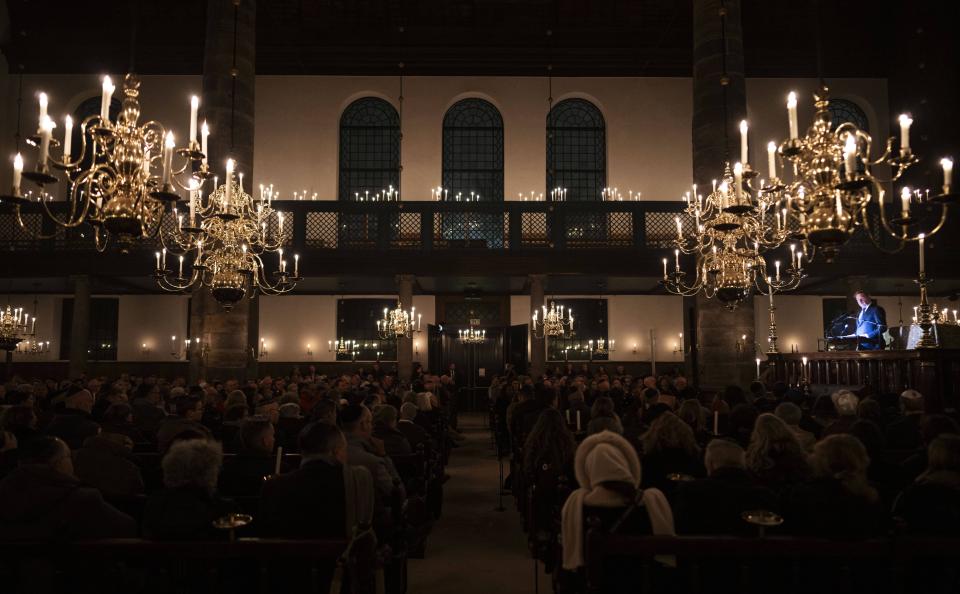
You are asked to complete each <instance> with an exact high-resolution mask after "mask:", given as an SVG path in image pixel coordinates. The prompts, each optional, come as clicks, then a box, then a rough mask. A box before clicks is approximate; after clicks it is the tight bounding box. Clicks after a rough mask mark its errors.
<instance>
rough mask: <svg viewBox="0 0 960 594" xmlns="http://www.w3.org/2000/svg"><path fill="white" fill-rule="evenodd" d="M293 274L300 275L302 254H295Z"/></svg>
mask: <svg viewBox="0 0 960 594" xmlns="http://www.w3.org/2000/svg"><path fill="white" fill-rule="evenodd" d="M293 276H300V254H294V255H293Z"/></svg>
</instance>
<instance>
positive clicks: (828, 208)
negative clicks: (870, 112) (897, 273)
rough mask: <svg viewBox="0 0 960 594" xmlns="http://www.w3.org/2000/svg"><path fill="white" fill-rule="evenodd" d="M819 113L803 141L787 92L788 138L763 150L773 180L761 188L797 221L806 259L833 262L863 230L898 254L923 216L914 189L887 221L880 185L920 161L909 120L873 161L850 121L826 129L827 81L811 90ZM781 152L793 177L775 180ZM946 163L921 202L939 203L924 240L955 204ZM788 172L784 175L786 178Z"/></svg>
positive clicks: (866, 140) (864, 136) (867, 140)
mask: <svg viewBox="0 0 960 594" xmlns="http://www.w3.org/2000/svg"><path fill="white" fill-rule="evenodd" d="M814 105H815V108H816V115H815V116H814V120H813V123H812V125H811V126H810V128H809V129H808V130H807V131H806V133H805V135H804V136H803V137H802V138H801V137H800V136H799V133H798V126H797V97H796V94H795V93H790V95H789V97H788V99H787V112H788V118H789V129H790V138H788V139H787V140H785V141H783V142H782V143H780V145H779V147H778V146H777V145H776V144H775V143H773V142H771V143H770V144H769V145H768V147H767V160H768V168H769V175H770V183H769V185H767V186H766V187H763V188H761V192H764V193H767V194H769V195H770V196H771V197H773V198H776V199H779V200H783V201H784V203H785V205H786V209H787V210H788V211H789V213H790V216H791V217H792V218H794V219H795V220H796V222H797V232H796V233H795V237H796V238H797V239H799V240H802V241H803V242H804V247H805V250H806V252H807V254H808V257H809V258H813V257H814V256H815V255H816V253H817V252H821V253H823V256H824V259H825V260H826V261H828V262H830V261H832V260H833V259H834V258H835V257H836V255H837V253H838V252H839V250H840V248H841V247H842V246H843V245H844V244H845V243H846V242H847V240H848V239H849V238H850V237H851V236H852V235H853V234H854V233H855V232H856V231H857V230H858V229H859V228H861V227H862V228H863V229H864V230H865V232H866V234H867V236H868V237H869V239H870V240H871V242H872V243H873V244H874V245H875V246H876V247H877V248H878V249H881V250H882V251H885V252H891V253H892V252H897V251H900V250H901V249H903V248H904V246H905V245H906V244H907V243H908V242H915V241H917V240H918V239H919V226H920V225H919V224H920V223H921V219H920V217H918V216H914V215H913V214H912V213H911V210H910V207H911V192H910V190H909V189H906V188H905V189H904V192H903V193H902V194H901V209H900V212H899V216H896V217H894V218H892V219H891V218H889V216H888V214H887V207H886V205H885V204H884V201H883V195H884V192H883V190H882V185H883V184H886V183H890V182H893V181H896V180H898V179H900V177H901V176H902V175H903V173H904V171H906V170H907V169H908V168H909V167H911V166H912V165H914V164H915V163H917V162H918V158H917V157H916V156H915V155H914V154H913V152H912V150H911V149H910V125H911V124H912V123H913V120H912V119H911V118H910V117H909V116H907V115H901V116H900V119H899V123H900V147H899V150H897V149H896V148H895V139H894V138H893V137H891V138H889V139H888V140H887V142H886V148H885V149H884V150H883V152H882V154H880V155H879V156H877V157H876V158H871V155H872V154H873V152H874V151H873V150H872V145H873V140H872V138H871V136H870V135H869V134H868V133H867V132H866V131H864V130H860V129H859V128H857V127H856V125H855V124H853V123H851V122H845V123H842V124H840V125H839V126H837V127H836V129H831V116H830V110H829V105H830V99H829V92H828V89H827V87H826V86H822V87H821V88H820V89H819V90H818V91H817V92H815V93H814ZM778 157H779V158H780V159H781V160H785V161H786V162H788V163H789V164H790V166H791V167H790V169H791V170H792V180H791V181H789V182H787V181H784V180H782V179H781V178H780V176H779V175H778V170H777V162H778ZM877 165H885V166H889V167H890V170H891V172H892V175H891V177H890V179H887V180H881V179H880V178H879V177H877V176H876V175H875V174H874V173H873V170H872V168H873V167H875V166H877ZM941 166H942V167H943V174H944V184H943V188H942V189H943V192H942V193H940V194H937V195H935V196H932V197H930V198H929V199H927V198H926V197H924V196H922V195H920V196H918V198H917V199H918V201H920V202H926V201H929V202H931V203H936V204H939V206H940V213H939V217H938V221H937V223H936V224H935V225H934V226H933V227H932V228H930V229H928V230H927V231H926V232H925V235H926V236H927V237H929V236H931V235H933V234H935V233H937V232H938V231H939V230H940V229H941V228H943V225H944V222H945V221H946V218H947V213H948V204H949V203H952V202H955V201H956V199H957V195H956V194H952V193H951V190H950V181H951V180H950V177H951V174H952V170H953V161H952V160H951V159H949V158H945V159H943V160H941ZM784 177H786V176H784ZM874 199H876V205H877V209H876V210H877V212H878V214H879V217H878V220H879V222H874V221H873V217H872V215H871V214H869V213H868V206H869V205H870V203H871V202H872V201H873V200H874ZM884 236H888V237H890V238H893V239H894V240H895V241H896V244H897V245H896V247H895V248H893V249H892V250H891V249H887V248H886V247H885V246H883V245H882V244H881V240H882V239H883V237H884Z"/></svg>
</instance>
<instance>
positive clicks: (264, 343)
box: [250, 338, 269, 361]
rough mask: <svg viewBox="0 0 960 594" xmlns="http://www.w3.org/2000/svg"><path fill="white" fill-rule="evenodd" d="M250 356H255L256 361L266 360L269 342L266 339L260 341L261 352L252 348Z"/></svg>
mask: <svg viewBox="0 0 960 594" xmlns="http://www.w3.org/2000/svg"><path fill="white" fill-rule="evenodd" d="M250 354H251V355H252V356H253V358H254V360H256V361H259V360H260V359H266V358H267V355H268V354H269V353H267V340H266V339H265V338H261V339H260V350H257V349H255V348H254V347H250Z"/></svg>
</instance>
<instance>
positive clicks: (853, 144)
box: [843, 134, 857, 179]
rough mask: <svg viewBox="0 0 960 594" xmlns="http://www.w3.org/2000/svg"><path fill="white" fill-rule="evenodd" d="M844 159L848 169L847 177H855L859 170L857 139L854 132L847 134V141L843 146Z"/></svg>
mask: <svg viewBox="0 0 960 594" xmlns="http://www.w3.org/2000/svg"><path fill="white" fill-rule="evenodd" d="M843 160H844V166H845V167H846V169H847V179H853V176H854V174H856V172H857V139H856V138H855V137H854V135H853V134H847V142H846V144H844V146H843Z"/></svg>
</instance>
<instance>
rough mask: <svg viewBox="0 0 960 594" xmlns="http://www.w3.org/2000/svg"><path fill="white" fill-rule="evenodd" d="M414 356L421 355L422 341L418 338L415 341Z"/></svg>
mask: <svg viewBox="0 0 960 594" xmlns="http://www.w3.org/2000/svg"><path fill="white" fill-rule="evenodd" d="M413 356H414V357H418V358H419V357H420V341H418V340H414V341H413Z"/></svg>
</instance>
